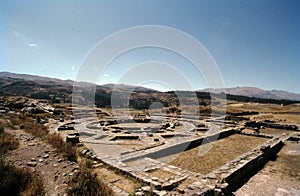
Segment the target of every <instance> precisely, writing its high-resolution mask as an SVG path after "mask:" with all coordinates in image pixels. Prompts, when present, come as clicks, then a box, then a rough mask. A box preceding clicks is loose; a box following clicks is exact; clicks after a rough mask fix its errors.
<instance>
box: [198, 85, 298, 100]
mask: <svg viewBox="0 0 300 196" xmlns="http://www.w3.org/2000/svg"><path fill="white" fill-rule="evenodd" d="M202 92H212V93H221V92H225V93H226V94H231V95H241V96H246V97H257V98H262V99H279V100H280V99H285V100H294V101H300V94H296V93H291V92H288V91H282V90H262V89H260V88H256V87H235V88H225V89H224V88H218V89H213V88H207V89H204V90H202Z"/></svg>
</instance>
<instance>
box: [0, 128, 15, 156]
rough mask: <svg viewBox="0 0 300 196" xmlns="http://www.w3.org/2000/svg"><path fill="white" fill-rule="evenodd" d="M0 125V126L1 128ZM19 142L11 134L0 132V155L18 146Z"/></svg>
mask: <svg viewBox="0 0 300 196" xmlns="http://www.w3.org/2000/svg"><path fill="white" fill-rule="evenodd" d="M1 127H2V126H0V128H1ZM18 146H19V142H18V140H17V139H15V138H14V137H13V136H12V135H10V134H8V133H5V132H2V133H0V156H2V155H3V154H5V153H6V152H7V151H9V150H14V149H16V148H18Z"/></svg>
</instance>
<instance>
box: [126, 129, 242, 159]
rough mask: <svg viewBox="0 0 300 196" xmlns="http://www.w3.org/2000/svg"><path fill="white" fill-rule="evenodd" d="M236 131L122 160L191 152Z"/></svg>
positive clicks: (223, 132)
mask: <svg viewBox="0 0 300 196" xmlns="http://www.w3.org/2000/svg"><path fill="white" fill-rule="evenodd" d="M236 131H237V130H235V129H226V130H222V131H221V132H218V133H214V134H211V135H207V136H203V137H198V138H195V139H191V140H187V141H184V142H179V143H177V144H176V143H175V144H172V145H171V146H167V147H164V146H162V148H161V149H157V150H155V151H153V152H152V151H150V152H148V153H147V152H140V153H139V154H137V155H135V156H132V157H128V158H124V159H122V160H123V161H131V160H135V159H138V158H141V157H149V158H152V159H158V158H161V157H165V156H169V155H172V154H177V153H180V152H183V151H185V150H189V149H192V148H195V147H198V146H200V145H202V144H205V143H210V142H213V141H216V140H218V139H222V138H225V137H228V136H230V135H233V134H234V133H236Z"/></svg>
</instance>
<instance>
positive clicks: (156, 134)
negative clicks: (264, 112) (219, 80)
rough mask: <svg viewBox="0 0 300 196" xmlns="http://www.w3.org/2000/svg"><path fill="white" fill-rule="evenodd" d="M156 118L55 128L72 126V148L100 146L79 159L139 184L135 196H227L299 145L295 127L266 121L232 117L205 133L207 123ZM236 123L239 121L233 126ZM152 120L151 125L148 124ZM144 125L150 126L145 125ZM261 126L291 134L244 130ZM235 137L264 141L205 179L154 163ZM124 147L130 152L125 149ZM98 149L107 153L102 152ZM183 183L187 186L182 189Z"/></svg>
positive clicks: (109, 120)
mask: <svg viewBox="0 0 300 196" xmlns="http://www.w3.org/2000/svg"><path fill="white" fill-rule="evenodd" d="M159 118H160V117H159V116H156V117H155V118H154V119H150V120H149V119H147V121H148V120H149V122H147V123H145V121H143V120H141V121H139V120H137V119H135V121H134V123H137V122H138V123H137V125H131V124H130V123H129V122H128V121H127V120H126V119H121V120H120V119H119V120H118V121H116V120H115V119H113V118H111V117H105V118H103V119H101V120H100V121H83V120H81V121H78V122H76V123H74V122H73V123H72V124H64V125H62V126H60V127H63V129H62V128H60V131H62V132H63V131H64V130H72V129H66V127H68V126H70V125H71V127H72V126H73V125H74V126H73V128H74V129H75V131H77V133H79V135H78V134H73V135H72V134H71V135H70V134H69V135H67V136H66V140H67V142H70V143H72V144H76V143H78V142H80V141H81V140H83V141H84V142H85V144H86V145H87V146H89V143H90V144H93V146H95V144H97V145H99V149H100V150H99V149H97V148H95V147H94V148H92V149H90V150H88V149H84V150H82V151H81V155H82V156H86V157H88V158H90V159H92V160H93V161H96V162H98V163H101V164H105V165H108V166H109V167H110V168H113V169H114V170H116V171H118V172H120V173H122V174H124V175H126V176H129V177H131V178H133V179H136V180H137V181H139V182H141V183H143V184H144V185H145V186H143V187H142V188H140V189H138V190H137V191H136V192H135V195H145V194H150V193H151V194H152V195H227V194H231V193H232V192H233V191H235V190H237V189H238V188H239V187H241V186H242V185H243V184H244V183H245V182H246V181H247V180H249V179H250V178H251V177H252V176H253V175H255V173H256V172H258V171H259V170H260V169H261V168H262V167H263V166H264V165H265V164H266V163H267V162H268V161H269V160H270V159H272V158H273V157H274V156H275V155H276V154H277V153H278V152H279V151H280V149H281V148H282V146H283V145H284V143H285V142H287V141H296V142H298V141H299V135H298V136H295V135H293V134H294V133H295V131H299V130H298V127H297V126H296V125H283V124H277V123H275V122H268V121H267V122H262V121H259V122H256V121H250V120H249V119H247V118H244V117H241V118H239V117H236V116H233V117H232V116H231V117H228V118H225V121H224V126H223V127H227V128H223V129H221V130H219V131H218V132H212V133H210V134H207V132H208V130H209V129H210V127H209V123H208V122H209V119H206V118H203V119H200V120H198V119H194V118H186V119H181V120H180V122H179V121H178V119H176V118H175V117H172V116H168V118H167V119H166V120H165V121H163V122H162V121H158V119H159ZM236 118H239V119H238V123H237V122H236V120H237V119H236ZM152 120H153V121H154V122H155V123H153V124H151V121H152ZM155 120H157V121H155ZM213 120H215V121H216V122H219V120H218V119H213ZM120 122H121V123H120ZM157 122H160V124H159V126H157ZM128 123H129V124H128ZM134 123H133V124H134ZM140 123H141V124H143V125H141V124H140ZM148 123H149V126H147V124H148ZM76 125H78V127H77V126H76ZM139 126H141V127H139ZM264 127H267V128H268V127H270V128H276V129H284V130H287V131H290V133H291V134H290V133H284V134H281V135H278V136H273V135H267V134H262V133H260V132H256V131H253V132H247V131H245V130H248V129H252V130H255V129H256V128H258V129H261V128H264ZM182 128H184V129H182ZM235 134H242V135H248V136H251V137H263V138H266V140H267V141H266V142H264V143H262V144H261V145H260V146H258V147H255V148H253V149H252V150H250V151H248V152H246V153H244V154H242V155H239V156H238V157H236V158H235V159H233V160H231V161H229V162H227V163H225V164H224V165H222V166H221V167H219V168H218V169H215V170H213V171H211V172H209V173H206V174H203V173H197V172H193V171H190V170H188V169H183V168H180V167H177V166H174V165H170V164H168V163H164V162H161V161H159V158H161V157H166V156H170V155H172V154H176V153H178V152H182V151H186V150H188V149H193V148H196V147H198V146H201V145H202V144H203V142H205V143H210V142H211V143H213V142H214V141H215V140H216V138H217V139H218V140H220V139H226V138H227V137H229V136H231V135H235ZM291 135H293V136H291ZM169 138H170V139H169ZM127 145H128V146H134V147H133V148H128V147H127ZM123 146H126V147H123ZM101 148H102V150H101ZM103 148H105V151H106V152H108V153H105V152H104V151H103ZM114 149H119V151H118V152H117V153H116V155H115V154H114V153H113V151H114ZM134 163H138V164H137V165H138V166H136V165H135V166H132V164H134ZM155 170H160V171H162V172H167V173H168V174H169V175H170V176H169V177H165V178H160V177H157V176H152V175H151V171H155ZM185 182H190V183H189V184H187V185H186V186H181V184H184V183H185ZM114 190H115V191H116V192H117V194H118V195H129V194H128V193H126V192H124V191H122V190H120V189H118V188H117V187H115V189H114Z"/></svg>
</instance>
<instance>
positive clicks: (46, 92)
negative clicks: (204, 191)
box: [0, 72, 300, 109]
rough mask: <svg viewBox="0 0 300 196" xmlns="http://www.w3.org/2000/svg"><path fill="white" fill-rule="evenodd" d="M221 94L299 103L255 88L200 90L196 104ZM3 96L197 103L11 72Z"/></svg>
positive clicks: (0, 82) (2, 77)
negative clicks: (212, 94) (212, 95)
mask: <svg viewBox="0 0 300 196" xmlns="http://www.w3.org/2000/svg"><path fill="white" fill-rule="evenodd" d="M210 90H211V92H213V93H215V95H214V97H213V98H212V97H211V94H210V93H209V92H210ZM113 92H114V93H113ZM221 92H226V94H227V99H228V100H236V101H243V102H255V103H274V104H285V105H286V104H291V103H295V102H297V101H292V100H298V101H300V95H299V94H295V93H290V92H286V91H278V90H272V91H265V90H262V89H259V88H253V87H237V88H226V89H205V90H203V91H197V92H196V95H197V98H198V102H197V103H199V104H200V105H209V104H210V103H211V100H213V99H216V98H218V99H223V98H224V97H223V95H221V94H219V93H221ZM112 93H113V95H114V96H113V97H112ZM3 95H5V96H25V97H31V98H36V99H47V100H51V101H52V102H54V103H76V104H79V105H96V106H97V107H111V104H112V101H114V102H113V103H115V104H117V105H114V106H115V107H133V108H137V109H147V108H149V107H150V106H151V105H152V104H153V103H156V102H158V103H161V104H163V105H164V106H166V107H168V106H174V105H179V104H180V102H179V97H181V101H183V103H196V102H195V100H194V99H193V96H194V95H195V92H192V91H175V92H160V91H157V90H153V89H150V88H145V87H139V86H131V85H125V84H105V85H95V84H92V83H87V82H76V81H72V80H60V79H55V78H48V77H41V76H33V75H28V74H15V73H9V72H0V96H3ZM128 96H129V97H128ZM281 99H285V100H281ZM128 104H129V106H128Z"/></svg>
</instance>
